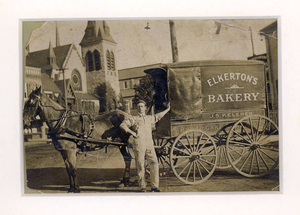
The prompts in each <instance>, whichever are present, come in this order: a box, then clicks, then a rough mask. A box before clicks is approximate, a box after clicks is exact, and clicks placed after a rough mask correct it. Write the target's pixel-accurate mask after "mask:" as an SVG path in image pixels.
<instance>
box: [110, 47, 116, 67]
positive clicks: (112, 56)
mask: <svg viewBox="0 0 300 215" xmlns="http://www.w3.org/2000/svg"><path fill="white" fill-rule="evenodd" d="M110 65H111V70H113V71H115V68H116V67H115V56H114V53H113V52H111V53H110Z"/></svg>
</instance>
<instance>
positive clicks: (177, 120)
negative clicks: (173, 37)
mask: <svg viewBox="0 0 300 215" xmlns="http://www.w3.org/2000/svg"><path fill="white" fill-rule="evenodd" d="M145 73H147V74H149V75H150V76H151V77H152V80H153V90H154V91H155V94H154V98H153V107H154V112H155V113H156V112H160V111H162V110H164V109H165V108H166V104H167V103H168V102H170V104H171V111H170V112H169V113H168V114H167V115H165V116H164V117H163V118H162V119H161V121H159V122H158V123H157V124H156V129H155V131H154V143H155V149H156V153H157V156H158V159H159V161H160V163H161V165H162V167H163V168H165V169H172V171H173V172H174V174H175V176H176V177H177V178H178V179H179V180H180V181H182V182H183V183H186V184H198V183H201V182H203V181H205V180H207V179H208V178H209V177H210V176H211V175H212V174H213V172H214V170H215V169H216V168H228V167H231V166H232V167H233V168H234V169H235V170H236V171H237V172H239V173H240V174H242V175H244V176H246V177H260V176H264V175H266V174H268V173H269V172H271V171H272V170H273V169H274V168H276V166H277V165H278V155H279V143H278V134H279V130H278V127H277V125H276V124H275V123H274V122H273V121H272V120H270V119H269V118H267V117H266V115H267V108H266V100H267V97H266V90H265V86H266V85H265V73H264V65H263V63H260V62H256V61H197V62H181V63H172V64H164V65H161V66H160V67H159V68H153V69H149V70H146V71H145ZM36 115H39V116H40V118H41V120H43V121H45V122H46V123H47V125H48V127H49V131H50V136H51V138H52V141H53V144H54V146H55V147H56V149H57V150H59V151H60V152H61V154H62V156H63V159H64V161H65V164H66V167H67V171H68V174H69V178H70V191H71V192H78V191H79V185H78V181H77V177H76V152H77V150H78V147H79V148H80V150H82V151H84V150H92V149H96V148H99V149H101V148H104V147H105V146H107V145H116V146H118V147H119V148H120V151H121V153H122V155H123V157H124V161H125V164H126V168H125V173H124V177H125V175H126V173H127V174H128V170H129V168H130V161H131V156H130V153H128V150H127V149H126V146H127V143H128V138H129V136H128V135H126V134H125V133H124V132H123V131H122V130H121V129H120V128H119V125H120V123H121V122H122V120H124V119H125V118H126V117H128V114H126V113H124V112H122V111H119V110H116V111H113V112H110V113H107V114H104V115H102V116H98V117H96V118H94V119H91V117H90V116H89V115H86V114H81V113H77V112H72V111H65V109H64V108H63V107H62V106H60V105H59V104H57V103H55V102H53V101H52V100H51V99H49V98H48V97H47V96H44V95H43V94H42V93H41V91H40V89H38V90H36V91H33V92H32V93H31V94H30V96H29V100H28V101H27V102H26V104H25V107H24V112H23V120H24V125H29V124H30V121H32V120H34V118H35V116H36Z"/></svg>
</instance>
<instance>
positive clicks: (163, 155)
mask: <svg viewBox="0 0 300 215" xmlns="http://www.w3.org/2000/svg"><path fill="white" fill-rule="evenodd" d="M174 139H175V138H174V137H173V138H169V137H168V138H156V137H155V136H154V137H153V142H154V148H155V152H156V156H157V159H158V162H159V167H160V168H159V172H160V175H161V176H164V175H166V174H167V173H168V172H170V171H171V170H172V168H171V164H170V150H171V146H172V144H173V142H174ZM145 164H146V172H147V173H148V174H150V169H149V166H148V164H147V162H146V161H145Z"/></svg>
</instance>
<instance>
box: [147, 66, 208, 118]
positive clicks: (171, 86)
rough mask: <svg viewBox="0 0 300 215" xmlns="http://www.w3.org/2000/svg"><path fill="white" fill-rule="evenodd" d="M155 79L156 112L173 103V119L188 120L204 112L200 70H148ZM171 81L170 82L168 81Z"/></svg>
mask: <svg viewBox="0 0 300 215" xmlns="http://www.w3.org/2000/svg"><path fill="white" fill-rule="evenodd" d="M145 73H147V74H150V75H151V76H152V79H153V83H154V89H155V96H154V99H155V110H156V111H158V112H159V111H161V110H163V109H165V108H166V103H167V101H168V100H169V101H171V112H170V117H171V119H177V120H187V119H190V118H196V117H198V116H199V115H200V114H201V112H202V95H201V80H200V76H201V75H200V68H199V67H191V68H168V76H169V77H168V78H167V72H166V70H165V69H164V68H156V69H149V70H146V71H145ZM167 80H169V81H167Z"/></svg>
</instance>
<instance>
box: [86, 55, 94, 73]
mask: <svg viewBox="0 0 300 215" xmlns="http://www.w3.org/2000/svg"><path fill="white" fill-rule="evenodd" d="M85 61H86V71H87V72H91V71H93V70H94V63H93V54H92V53H91V52H90V51H88V52H87V53H86V56H85Z"/></svg>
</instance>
